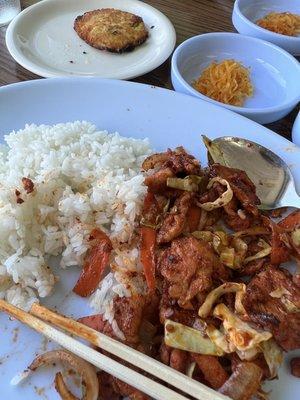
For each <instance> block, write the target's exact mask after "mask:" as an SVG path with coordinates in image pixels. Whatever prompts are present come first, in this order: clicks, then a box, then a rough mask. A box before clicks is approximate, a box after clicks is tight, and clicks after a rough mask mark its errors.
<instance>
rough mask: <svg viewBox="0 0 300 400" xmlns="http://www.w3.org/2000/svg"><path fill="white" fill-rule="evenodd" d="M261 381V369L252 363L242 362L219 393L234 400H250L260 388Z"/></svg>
mask: <svg viewBox="0 0 300 400" xmlns="http://www.w3.org/2000/svg"><path fill="white" fill-rule="evenodd" d="M261 379H262V370H261V368H259V367H258V366H257V365H256V364H254V363H251V362H242V363H240V364H239V365H238V366H237V367H236V369H235V371H234V372H233V373H232V375H231V376H230V378H229V379H228V380H227V381H226V382H225V383H224V385H223V386H222V387H221V388H220V389H219V392H220V393H222V394H224V395H225V396H229V397H230V398H231V399H233V400H250V399H251V398H252V396H253V395H255V393H256V392H257V391H258V389H259V388H260V383H261Z"/></svg>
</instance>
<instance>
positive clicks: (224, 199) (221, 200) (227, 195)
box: [198, 176, 233, 211]
mask: <svg viewBox="0 0 300 400" xmlns="http://www.w3.org/2000/svg"><path fill="white" fill-rule="evenodd" d="M216 182H219V183H220V184H221V185H223V186H226V188H227V189H226V191H225V192H224V193H222V194H221V196H220V197H218V198H217V199H216V200H215V201H208V202H206V203H198V206H199V207H200V208H202V209H203V210H205V211H212V210H215V209H216V208H220V207H223V206H225V205H226V204H228V203H229V202H230V201H231V200H232V198H233V191H232V189H231V187H230V185H229V183H228V182H227V181H226V180H225V179H222V178H220V177H219V176H217V177H215V178H212V179H211V180H210V181H209V182H208V185H207V189H210V188H211V187H212V186H213V184H214V183H216Z"/></svg>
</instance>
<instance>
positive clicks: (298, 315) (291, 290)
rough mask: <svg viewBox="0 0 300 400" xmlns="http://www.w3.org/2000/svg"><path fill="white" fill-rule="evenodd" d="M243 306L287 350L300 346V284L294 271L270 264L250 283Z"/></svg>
mask: <svg viewBox="0 0 300 400" xmlns="http://www.w3.org/2000/svg"><path fill="white" fill-rule="evenodd" d="M243 305H244V307H245V309H246V311H247V313H248V315H249V317H250V319H251V320H252V321H253V322H254V323H256V324H257V325H259V326H260V327H262V328H263V329H265V330H267V331H270V332H271V333H272V334H273V336H274V338H275V340H276V342H277V343H278V344H279V345H280V346H281V347H282V348H283V349H284V350H286V351H288V350H293V349H296V348H299V347H300V312H299V308H300V287H299V286H296V285H295V283H294V282H293V279H292V276H291V274H290V273H289V272H288V271H286V270H284V269H280V268H275V267H269V268H267V269H265V270H264V271H262V272H260V273H259V274H258V275H256V276H255V277H254V278H253V279H252V280H251V282H250V283H249V284H248V285H247V290H246V294H245V297H244V299H243Z"/></svg>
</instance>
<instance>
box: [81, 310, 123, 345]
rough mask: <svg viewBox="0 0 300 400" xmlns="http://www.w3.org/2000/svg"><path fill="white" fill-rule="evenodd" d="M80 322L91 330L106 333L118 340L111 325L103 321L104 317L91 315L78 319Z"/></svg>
mask: <svg viewBox="0 0 300 400" xmlns="http://www.w3.org/2000/svg"><path fill="white" fill-rule="evenodd" d="M78 322H80V323H81V324H84V325H86V326H88V327H89V328H92V329H95V330H96V331H98V332H101V333H104V334H105V335H107V336H110V337H112V338H114V339H117V337H116V335H115V333H114V331H113V329H112V326H111V324H110V323H109V322H108V321H105V320H104V319H103V315H100V314H97V315H89V316H87V317H82V318H79V319H78Z"/></svg>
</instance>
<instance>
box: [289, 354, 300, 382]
mask: <svg viewBox="0 0 300 400" xmlns="http://www.w3.org/2000/svg"><path fill="white" fill-rule="evenodd" d="M291 372H292V375H294V376H296V377H297V378H300V357H295V358H292V359H291Z"/></svg>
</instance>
